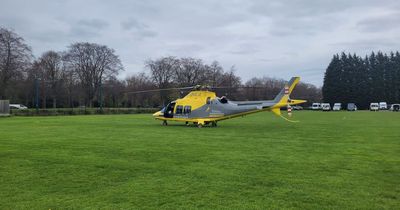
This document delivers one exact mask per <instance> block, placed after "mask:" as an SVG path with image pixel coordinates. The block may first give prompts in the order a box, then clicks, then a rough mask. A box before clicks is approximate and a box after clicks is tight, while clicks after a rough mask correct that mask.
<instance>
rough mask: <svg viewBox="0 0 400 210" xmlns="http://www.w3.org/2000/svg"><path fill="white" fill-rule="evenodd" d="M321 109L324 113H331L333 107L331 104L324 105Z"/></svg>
mask: <svg viewBox="0 0 400 210" xmlns="http://www.w3.org/2000/svg"><path fill="white" fill-rule="evenodd" d="M321 107H322V111H331V105H330V104H329V103H322V104H321Z"/></svg>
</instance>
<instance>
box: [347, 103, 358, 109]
mask: <svg viewBox="0 0 400 210" xmlns="http://www.w3.org/2000/svg"><path fill="white" fill-rule="evenodd" d="M347 111H357V106H356V104H355V103H348V104H347Z"/></svg>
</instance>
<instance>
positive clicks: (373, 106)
mask: <svg viewBox="0 0 400 210" xmlns="http://www.w3.org/2000/svg"><path fill="white" fill-rule="evenodd" d="M379 108H380V106H379V103H371V104H370V105H369V110H370V111H379Z"/></svg>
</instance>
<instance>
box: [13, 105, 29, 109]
mask: <svg viewBox="0 0 400 210" xmlns="http://www.w3.org/2000/svg"><path fill="white" fill-rule="evenodd" d="M9 106H10V109H28V107H26V106H24V105H22V104H10V105H9Z"/></svg>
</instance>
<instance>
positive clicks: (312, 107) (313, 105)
mask: <svg viewBox="0 0 400 210" xmlns="http://www.w3.org/2000/svg"><path fill="white" fill-rule="evenodd" d="M311 109H312V110H320V109H321V104H320V103H313V104H312V106H311Z"/></svg>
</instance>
